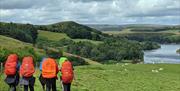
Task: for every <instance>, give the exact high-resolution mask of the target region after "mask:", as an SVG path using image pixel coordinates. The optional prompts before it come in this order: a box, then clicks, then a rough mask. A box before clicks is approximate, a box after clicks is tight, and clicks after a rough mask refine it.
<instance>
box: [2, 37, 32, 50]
mask: <svg viewBox="0 0 180 91" xmlns="http://www.w3.org/2000/svg"><path fill="white" fill-rule="evenodd" d="M0 43H1V44H0V47H4V48H8V49H16V48H22V47H26V46H29V47H30V46H32V44H30V43H25V42H22V41H19V40H17V39H13V38H10V37H6V36H2V35H0Z"/></svg>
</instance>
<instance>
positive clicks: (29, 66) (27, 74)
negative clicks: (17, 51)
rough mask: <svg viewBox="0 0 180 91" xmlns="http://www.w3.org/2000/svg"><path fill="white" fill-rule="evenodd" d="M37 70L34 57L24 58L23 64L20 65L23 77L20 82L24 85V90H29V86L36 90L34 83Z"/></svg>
mask: <svg viewBox="0 0 180 91" xmlns="http://www.w3.org/2000/svg"><path fill="white" fill-rule="evenodd" d="M34 72H35V68H34V60H33V57H31V56H27V57H24V58H23V60H22V65H21V67H20V76H21V77H22V78H21V80H20V84H21V85H23V86H24V91H28V87H29V89H30V91H34V83H35V77H33V74H34Z"/></svg>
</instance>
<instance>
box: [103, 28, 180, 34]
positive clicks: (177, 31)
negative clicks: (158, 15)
mask: <svg viewBox="0 0 180 91" xmlns="http://www.w3.org/2000/svg"><path fill="white" fill-rule="evenodd" d="M102 32H103V33H107V34H126V33H174V34H180V30H166V31H159V32H144V31H142V32H139V31H131V30H130V29H124V30H122V31H102Z"/></svg>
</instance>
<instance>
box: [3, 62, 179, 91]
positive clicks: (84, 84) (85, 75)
mask: <svg viewBox="0 0 180 91" xmlns="http://www.w3.org/2000/svg"><path fill="white" fill-rule="evenodd" d="M179 67H180V65H179V64H116V65H97V66H95V65H89V66H79V67H75V74H76V80H75V81H74V82H73V84H72V91H102V90H103V91H180V85H179V84H180V74H179V73H180V69H179ZM152 70H158V72H154V71H153V72H152ZM35 76H36V83H35V90H36V91H42V88H41V86H40V83H39V80H38V76H39V71H36V74H35ZM3 80H4V75H3V74H1V75H0V81H1V83H0V91H8V90H7V89H8V86H7V85H6V84H5V83H4V81H3ZM18 89H19V90H18V91H22V90H20V88H18ZM57 89H58V90H57V91H61V87H60V82H59V80H57Z"/></svg>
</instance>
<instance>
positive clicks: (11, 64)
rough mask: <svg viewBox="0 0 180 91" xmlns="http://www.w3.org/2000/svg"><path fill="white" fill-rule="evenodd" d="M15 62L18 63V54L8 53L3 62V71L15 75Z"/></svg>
mask: <svg viewBox="0 0 180 91" xmlns="http://www.w3.org/2000/svg"><path fill="white" fill-rule="evenodd" d="M17 63H18V56H17V55H16V54H11V55H9V56H8V58H7V61H6V63H5V69H4V73H5V74H6V75H15V74H16V67H17Z"/></svg>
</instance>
